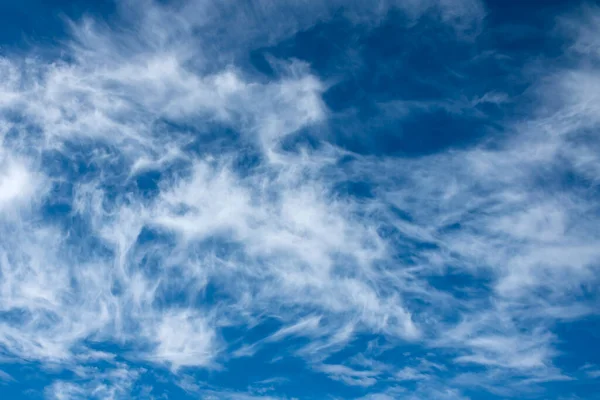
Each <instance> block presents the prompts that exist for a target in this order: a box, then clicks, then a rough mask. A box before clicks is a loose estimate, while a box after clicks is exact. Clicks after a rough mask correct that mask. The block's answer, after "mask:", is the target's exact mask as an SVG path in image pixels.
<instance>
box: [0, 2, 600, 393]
mask: <svg viewBox="0 0 600 400" xmlns="http://www.w3.org/2000/svg"><path fill="white" fill-rule="evenodd" d="M300 3H301V4H300ZM243 4H244V5H243V6H242V4H241V3H239V4H238V2H230V1H226V2H216V1H198V2H191V1H184V2H177V4H170V3H168V2H153V1H145V0H144V1H141V0H139V1H138V0H128V1H125V2H122V3H121V4H119V5H118V7H117V9H118V11H117V15H116V16H114V17H113V19H108V20H102V19H101V18H95V17H92V16H88V17H84V18H81V19H78V20H69V21H66V23H67V24H68V26H69V28H70V31H69V36H68V37H67V38H66V39H64V40H62V41H61V42H60V45H59V49H60V51H58V52H55V53H52V54H51V55H48V54H46V53H45V52H43V51H41V50H43V49H30V50H29V51H28V52H5V53H4V54H3V55H2V56H1V58H0V237H2V239H1V240H0V278H1V279H0V361H2V362H3V363H5V364H7V365H10V366H11V368H12V367H15V366H24V365H25V366H27V365H35V366H36V368H37V367H39V369H40V370H43V371H46V372H48V373H49V374H51V375H52V374H55V375H57V377H56V379H52V381H51V382H50V383H48V384H47V385H46V387H45V389H44V390H43V391H42V392H43V394H44V395H45V396H46V397H48V398H53V399H72V398H103V399H105V398H113V399H118V398H128V397H131V396H133V397H138V398H155V397H153V396H154V394H153V393H154V392H153V389H152V387H150V386H145V385H146V382H145V380H146V379H147V377H148V376H149V375H151V374H153V373H156V374H164V375H161V376H166V377H168V378H165V380H167V381H169V382H170V383H171V384H173V385H174V386H175V387H176V388H179V389H180V390H183V391H184V392H185V394H187V395H190V396H203V397H202V398H231V399H254V398H256V399H258V398H262V399H275V398H281V399H285V398H291V397H293V396H299V397H303V396H305V395H306V396H308V395H307V392H302V391H301V390H300V391H299V392H298V390H299V389H298V387H295V386H294V385H292V384H290V382H293V377H290V376H274V375H275V374H271V375H270V376H266V377H263V378H262V380H261V379H258V378H257V381H256V382H250V383H249V384H248V385H247V387H246V388H244V387H240V386H235V385H231V386H229V387H228V386H227V384H226V383H222V384H221V383H220V382H221V381H219V378H214V379H213V380H212V382H211V383H210V384H208V383H207V382H209V381H211V379H208V378H206V376H207V375H202V374H209V375H210V376H211V377H215V376H226V375H227V374H228V373H233V372H229V371H233V368H234V366H235V365H239V363H247V364H244V365H249V366H250V367H249V368H250V369H260V368H264V369H265V371H266V370H267V369H268V368H273V366H275V368H276V367H277V366H280V367H281V370H282V371H285V370H286V365H287V364H286V363H287V362H291V363H292V364H291V365H297V364H294V363H297V362H300V365H301V368H302V373H304V374H306V375H307V376H316V377H318V378H315V379H325V380H326V381H327V382H333V383H332V384H333V385H334V386H332V387H331V388H325V389H319V388H315V389H314V393H313V395H314V396H316V397H323V396H324V395H325V394H332V395H334V394H333V393H334V391H336V390H337V391H339V393H338V394H339V397H340V398H371V399H387V398H403V399H424V398H438V399H467V398H469V396H470V395H472V396H474V398H476V397H477V395H476V394H474V393H485V394H486V395H489V396H498V397H509V396H517V395H527V396H531V397H536V396H542V397H540V398H548V397H543V396H545V394H544V393H545V392H544V390H545V386H544V385H547V384H550V383H557V382H559V383H561V382H562V383H564V384H565V385H566V384H568V383H569V382H571V381H575V380H586V379H587V380H593V379H597V376H598V373H597V371H596V369H597V368H596V369H595V368H594V367H593V365H595V363H594V361H593V360H580V361H581V362H580V363H579V364H580V365H577V366H575V367H573V366H571V367H565V366H563V365H561V362H560V358H561V356H562V355H564V354H565V353H566V352H567V351H568V350H566V349H567V347H565V346H564V344H565V343H566V342H571V341H572V340H574V338H572V337H565V336H563V335H564V332H563V331H561V329H560V328H561V326H564V325H565V324H571V323H573V324H574V323H577V322H579V321H583V320H586V319H593V318H597V317H598V311H597V310H598V309H599V308H598V296H597V290H596V287H597V285H598V283H599V281H598V280H599V277H600V274H599V272H598V262H597V260H598V258H599V256H600V231H599V230H598V222H599V213H598V211H599V210H598V204H599V203H598V201H597V200H598V195H599V192H598V182H599V181H600V156H599V154H600V153H599V152H598V149H599V145H600V141H599V140H598V137H597V134H596V132H597V130H598V128H599V126H600V119H599V118H598V115H600V97H599V96H598V95H597V94H596V93H600V91H598V90H596V89H597V88H600V71H599V70H598V67H597V61H598V51H597V50H598V48H600V47H599V46H598V45H597V43H596V42H595V38H596V37H598V35H596V34H597V33H598V29H597V27H596V25H597V24H594V22H595V21H597V20H598V18H600V17H598V16H600V10H597V9H593V8H588V9H587V12H586V19H585V21H584V22H585V23H583V24H580V23H579V22H581V15H580V14H577V13H575V14H569V15H568V16H566V17H564V18H563V19H561V20H560V21H559V22H557V29H556V32H558V33H557V35H559V36H560V37H561V38H563V40H564V42H565V43H568V44H565V45H564V51H563V52H562V54H561V55H560V57H559V58H560V60H559V61H557V62H556V63H555V66H553V67H552V68H541V67H539V63H537V62H535V60H533V61H531V62H529V61H527V62H525V63H524V65H523V66H522V69H523V72H522V73H521V72H520V71H518V72H513V73H515V74H516V73H520V74H521V75H522V76H521V78H522V79H527V80H528V86H527V90H526V91H525V94H523V95H522V96H520V97H518V100H515V99H513V96H511V95H508V94H507V93H504V92H503V90H502V87H492V88H489V87H488V88H486V89H485V90H484V91H482V92H481V93H477V94H475V95H470V94H469V95H463V94H461V93H459V94H456V95H454V96H449V97H447V98H442V99H440V98H436V99H425V100H423V99H415V98H411V99H408V98H402V99H394V98H392V99H390V98H386V96H381V97H382V100H381V101H379V100H377V101H375V102H374V103H376V104H375V105H376V107H375V109H376V111H374V113H375V117H374V118H373V119H372V120H375V119H377V118H381V121H385V124H387V123H390V124H392V122H393V123H398V124H400V125H394V126H404V125H401V123H402V122H405V121H408V120H410V118H412V117H413V116H414V115H417V114H418V115H429V114H431V115H438V114H436V113H444V115H450V116H451V117H452V118H464V119H465V120H469V121H470V123H471V122H472V121H475V122H474V123H476V124H481V125H482V126H485V128H482V130H483V131H484V133H485V134H483V138H478V139H477V140H473V141H472V143H468V144H467V145H461V146H446V147H444V146H441V150H439V151H429V152H417V153H418V154H417V153H415V154H409V153H407V152H396V153H394V152H368V151H365V152H360V151H354V150H353V149H350V147H351V146H345V145H344V143H342V142H341V141H339V140H338V141H336V140H332V137H333V136H335V135H332V131H333V130H335V129H336V127H338V126H339V125H340V124H344V125H345V126H347V128H348V129H347V130H346V132H354V131H355V130H356V129H357V128H356V126H358V127H360V129H363V128H365V129H367V128H373V131H367V132H361V133H360V134H359V135H357V137H359V138H361V137H364V136H368V135H370V136H372V138H371V139H369V140H376V139H377V138H378V136H377V135H378V133H377V129H375V128H377V126H375V125H377V124H371V125H369V124H370V123H361V124H357V125H354V124H355V122H356V121H357V119H356V118H358V117H357V115H361V113H363V112H365V109H366V107H362V108H361V107H360V106H359V105H354V106H351V107H349V108H351V109H352V110H350V111H349V110H343V111H340V110H339V109H336V107H335V106H333V105H332V104H331V102H330V99H329V97H328V96H329V94H330V93H331V92H330V90H331V89H332V87H334V86H335V85H337V84H339V82H344V81H345V80H347V79H350V78H348V76H346V75H345V74H346V73H347V71H350V72H348V74H349V75H352V73H353V72H352V69H351V68H350V67H348V68H347V69H344V68H340V69H338V70H337V73H338V75H340V76H335V77H334V78H333V79H332V78H331V76H328V77H327V76H324V74H320V73H319V71H318V69H317V68H316V67H314V66H313V65H312V64H313V63H311V60H306V59H302V57H289V58H277V57H272V58H270V59H268V60H270V61H265V62H267V63H270V65H269V69H270V71H271V72H270V73H268V74H267V73H260V72H259V71H257V70H256V69H252V68H250V67H249V66H248V62H247V56H248V54H249V53H251V52H252V51H257V50H258V49H265V48H270V47H269V46H271V47H274V46H276V45H277V44H280V43H283V42H285V41H286V40H290V38H294V37H296V36H297V35H301V34H304V33H306V32H309V31H310V30H311V29H313V28H314V27H315V26H317V27H318V26H321V25H320V24H327V23H332V22H331V21H334V20H336V18H342V19H343V20H344V21H346V23H347V24H349V25H350V26H352V27H353V28H354V29H356V30H357V31H360V32H361V34H365V35H367V34H368V33H369V32H375V31H377V30H378V29H383V28H382V27H385V26H386V24H389V23H390V22H389V21H390V20H392V21H393V23H395V24H400V25H402V27H403V29H405V31H406V32H407V33H406V34H407V35H409V34H413V33H414V30H417V32H419V31H418V30H419V29H422V27H423V26H429V25H428V24H433V25H434V26H436V27H439V29H440V30H443V31H444V32H449V33H448V34H451V36H452V39H451V40H452V41H455V42H456V43H459V44H457V46H463V47H464V46H467V47H469V48H471V47H477V46H479V45H480V43H483V42H484V41H485V38H486V36H485V35H486V33H485V32H486V27H485V24H486V23H488V22H486V21H487V19H486V13H487V12H488V11H487V10H486V7H485V6H484V5H483V4H481V3H479V2H478V1H471V0H462V1H459V0H456V1H447V0H438V1H433V0H432V1H410V2H392V1H390V2H385V1H380V2H377V6H376V7H373V6H372V5H371V4H370V3H369V4H367V3H366V2H362V1H350V2H337V1H334V2H319V1H311V2H299V3H298V2H293V3H290V5H282V4H279V3H277V2H272V1H251V2H248V3H247V4H246V3H243ZM142 10H143V11H142ZM490 12H491V11H490ZM390 15H391V16H397V15H400V17H398V19H397V20H395V19H392V17H390ZM394 18H395V17H394ZM423 29H425V28H423ZM365 32H366V33H365ZM411 32H413V33H411ZM424 32H429V31H428V30H424ZM431 40H432V41H433V42H435V40H436V38H435V37H434V38H432V39H431ZM445 40H446V39H445ZM361 43H363V47H366V46H367V45H369V42H368V41H367V40H365V41H363V42H361ZM481 46H483V44H481ZM463 47H460V48H463ZM382 52H384V51H383V50H382ZM273 53H275V51H274V50H273ZM469 54H470V53H469ZM486 54H487V53H486ZM488 55H489V54H487V55H481V54H478V55H477V57H479V58H476V57H471V58H470V59H469V63H465V65H467V64H468V65H467V67H468V68H471V67H472V64H473V63H475V64H476V63H478V62H480V61H478V60H481V59H482V58H483V57H484V56H485V57H487V56H488ZM495 56H496V57H498V59H501V54H499V53H497V54H496V53H495ZM507 57H508V56H507ZM390 63H391V62H390ZM314 64H317V61H314ZM358 64H360V62H357V65H358ZM467 67H464V68H467ZM357 68H358V67H357ZM390 68H391V67H390ZM528 68H531V69H535V71H536V74H535V75H536V78H531V76H530V75H531V74H530V72H529V71H530V70H529V69H528ZM339 71H342V72H339ZM357 74H358V73H357ZM459 74H460V72H455V75H457V76H458V75H459ZM381 79H383V78H381ZM406 79H407V81H410V80H411V76H407V77H406ZM407 86H408V84H407ZM483 86H485V85H482V87H483ZM488 86H493V85H491V84H490V85H488ZM365 87H366V84H365ZM364 90H367V89H364ZM407 90H408V89H407ZM445 92H446V91H444V93H445ZM388 97H389V96H388ZM328 99H329V100H328ZM465 99H470V100H465ZM517 101H518V102H522V103H519V104H514V103H516V102H517ZM502 107H506V108H507V109H509V108H510V109H512V108H511V107H514V108H519V111H518V112H514V113H513V114H514V115H513V114H511V115H508V116H507V115H505V114H502V115H500V116H498V115H499V113H498V111H497V109H498V108H502ZM507 113H508V112H507ZM448 118H450V117H448ZM332 121H335V123H332ZM398 121H400V122H398ZM491 125H494V127H495V128H494V129H491V128H489V126H491ZM407 126H408V125H407ZM411 126H412V125H411ZM416 126H417V128H416V129H412V130H411V129H408V128H405V129H404V130H403V131H402V140H406V141H409V140H416V141H418V140H420V139H419V138H420V137H421V136H420V135H425V136H423V137H425V138H428V137H429V136H427V135H426V133H424V131H425V130H426V129H429V128H427V126H429V125H427V126H426V125H423V126H422V128H419V126H420V125H418V124H417V125H416ZM399 129H402V128H399ZM421 129H422V130H421ZM436 129H438V128H436ZM441 129H442V130H444V127H443V126H442V127H441ZM448 135H449V136H452V135H456V136H460V135H461V132H460V131H459V132H449V133H448ZM384 147H385V146H384ZM570 351H575V352H576V351H580V350H573V348H572V347H571V350H570ZM578 362H579V361H578ZM597 362H600V360H597ZM236 363H238V364H236ZM253 363H256V364H253ZM15 368H16V367H15ZM289 368H292V367H289ZM294 368H296V367H294ZM6 371H8V370H6ZM288 371H291V369H290V370H288ZM292 373H293V372H292ZM282 374H283V372H282ZM58 375H60V376H58ZM202 376H203V377H202ZM253 376H254V375H253ZM256 376H257V377H258V376H261V375H260V374H258V373H257V374H256ZM15 380H19V379H18V376H17V375H16V374H14V373H13V372H12V370H10V371H8V372H3V371H0V381H1V382H0V384H2V385H4V384H6V385H11V383H13V382H14V381H15ZM251 383H256V386H252V385H251ZM335 385H337V386H335ZM566 390H568V389H566ZM469 393H471V394H469ZM338 394H335V395H336V396H337V395H338ZM211 396H212V397H211ZM156 398H159V397H158V396H157V397H156ZM479 398H481V397H479ZM494 398H495V397H494Z"/></svg>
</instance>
